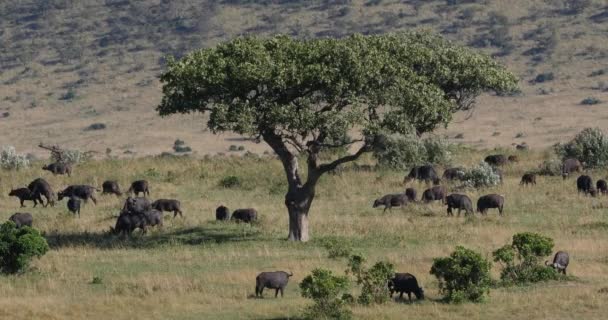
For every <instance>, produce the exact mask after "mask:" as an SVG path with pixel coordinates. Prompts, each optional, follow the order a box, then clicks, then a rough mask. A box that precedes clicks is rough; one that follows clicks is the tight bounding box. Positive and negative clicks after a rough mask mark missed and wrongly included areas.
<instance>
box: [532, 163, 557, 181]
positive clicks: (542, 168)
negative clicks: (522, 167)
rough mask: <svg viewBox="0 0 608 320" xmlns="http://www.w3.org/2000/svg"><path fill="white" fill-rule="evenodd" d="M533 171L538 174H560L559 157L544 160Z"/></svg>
mask: <svg viewBox="0 0 608 320" xmlns="http://www.w3.org/2000/svg"><path fill="white" fill-rule="evenodd" d="M534 173H536V174H537V175H540V176H552V177H554V176H561V175H562V162H561V161H560V160H559V159H549V160H545V161H543V163H542V164H540V165H539V167H538V169H537V170H536V171H534Z"/></svg>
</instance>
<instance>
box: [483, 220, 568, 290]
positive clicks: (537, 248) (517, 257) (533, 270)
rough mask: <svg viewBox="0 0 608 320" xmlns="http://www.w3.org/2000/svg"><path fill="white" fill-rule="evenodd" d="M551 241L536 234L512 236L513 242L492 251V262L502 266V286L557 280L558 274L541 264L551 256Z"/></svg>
mask: <svg viewBox="0 0 608 320" xmlns="http://www.w3.org/2000/svg"><path fill="white" fill-rule="evenodd" d="M552 250H553V240H552V239H551V238H549V237H545V236H542V235H539V234H536V233H531V232H525V233H518V234H516V235H514V236H513V242H512V243H511V244H508V245H505V246H503V247H502V248H500V249H498V250H496V251H494V252H493V253H492V255H493V256H494V261H496V262H500V263H501V264H502V265H503V270H502V271H501V274H500V278H501V280H502V282H503V283H504V284H514V283H519V284H522V283H530V282H539V281H547V280H554V279H557V278H558V277H559V276H558V273H557V272H556V271H555V270H554V269H552V268H547V267H545V266H543V265H542V264H541V261H542V258H543V257H546V256H548V255H550V254H551V251H552Z"/></svg>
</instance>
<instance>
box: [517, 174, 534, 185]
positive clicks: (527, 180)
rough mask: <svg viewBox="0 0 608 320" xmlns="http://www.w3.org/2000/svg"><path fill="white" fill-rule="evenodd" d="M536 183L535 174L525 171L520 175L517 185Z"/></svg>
mask: <svg viewBox="0 0 608 320" xmlns="http://www.w3.org/2000/svg"><path fill="white" fill-rule="evenodd" d="M529 184H532V185H536V174H534V173H525V174H524V175H523V176H521V181H520V182H519V185H529Z"/></svg>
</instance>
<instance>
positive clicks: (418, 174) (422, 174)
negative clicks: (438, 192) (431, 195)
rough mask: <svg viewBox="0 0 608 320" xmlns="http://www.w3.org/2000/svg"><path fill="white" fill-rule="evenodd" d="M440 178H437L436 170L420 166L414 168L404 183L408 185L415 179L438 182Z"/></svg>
mask: <svg viewBox="0 0 608 320" xmlns="http://www.w3.org/2000/svg"><path fill="white" fill-rule="evenodd" d="M438 178H439V177H438V176H437V172H436V171H435V168H433V167H432V166H430V165H424V166H418V167H414V168H412V170H411V171H410V173H409V174H408V175H407V176H406V177H405V178H404V179H403V183H408V182H410V181H412V180H414V179H417V180H421V181H425V182H427V183H428V182H431V181H435V180H437V179H438Z"/></svg>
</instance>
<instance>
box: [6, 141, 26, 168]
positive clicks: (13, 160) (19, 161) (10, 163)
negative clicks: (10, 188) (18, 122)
mask: <svg viewBox="0 0 608 320" xmlns="http://www.w3.org/2000/svg"><path fill="white" fill-rule="evenodd" d="M29 165H30V161H29V160H28V159H27V157H26V156H25V155H23V154H18V153H17V151H15V147H13V146H4V147H2V152H0V167H1V168H2V169H6V170H19V169H22V168H27V167H29Z"/></svg>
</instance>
